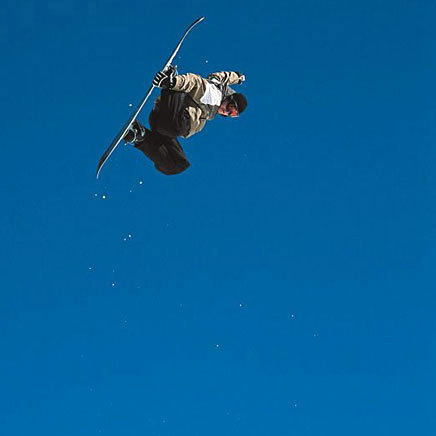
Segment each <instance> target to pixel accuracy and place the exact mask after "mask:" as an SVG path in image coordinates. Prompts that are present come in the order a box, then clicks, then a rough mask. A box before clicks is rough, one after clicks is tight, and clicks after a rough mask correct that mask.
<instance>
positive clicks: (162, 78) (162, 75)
mask: <svg viewBox="0 0 436 436" xmlns="http://www.w3.org/2000/svg"><path fill="white" fill-rule="evenodd" d="M175 84H176V67H174V66H173V65H170V66H169V67H168V68H167V69H166V70H162V71H159V72H158V73H157V74H156V76H155V77H154V79H153V85H154V86H157V87H158V88H167V89H171V88H172V87H173V86H174V85H175Z"/></svg>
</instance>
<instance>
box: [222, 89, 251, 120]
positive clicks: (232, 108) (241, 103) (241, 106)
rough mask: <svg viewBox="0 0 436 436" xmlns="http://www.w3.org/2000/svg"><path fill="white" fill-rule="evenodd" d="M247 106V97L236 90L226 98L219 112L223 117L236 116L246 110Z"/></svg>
mask: <svg viewBox="0 0 436 436" xmlns="http://www.w3.org/2000/svg"><path fill="white" fill-rule="evenodd" d="M246 107H247V99H246V98H245V97H244V96H243V95H242V94H240V93H238V92H235V93H234V94H231V95H228V96H227V97H226V98H224V100H223V101H222V102H221V105H220V107H219V108H218V113H219V114H220V115H222V116H223V117H230V118H236V117H238V116H239V114H241V113H242V112H244V110H245V108H246Z"/></svg>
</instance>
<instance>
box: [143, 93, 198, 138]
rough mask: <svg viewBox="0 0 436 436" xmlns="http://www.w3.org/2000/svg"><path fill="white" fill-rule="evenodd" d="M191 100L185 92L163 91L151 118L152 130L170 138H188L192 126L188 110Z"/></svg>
mask: <svg viewBox="0 0 436 436" xmlns="http://www.w3.org/2000/svg"><path fill="white" fill-rule="evenodd" d="M189 98H190V97H189V96H188V94H185V93H184V92H178V91H171V90H168V89H163V90H162V92H161V95H160V98H159V99H158V100H157V103H156V104H155V107H154V108H153V110H152V112H151V114H150V117H149V122H150V126H151V130H153V132H157V133H160V134H161V135H164V136H168V137H170V138H176V137H177V136H186V135H187V134H188V132H189V129H190V124H191V122H190V118H189V114H188V112H187V110H186V104H187V100H188V99H189Z"/></svg>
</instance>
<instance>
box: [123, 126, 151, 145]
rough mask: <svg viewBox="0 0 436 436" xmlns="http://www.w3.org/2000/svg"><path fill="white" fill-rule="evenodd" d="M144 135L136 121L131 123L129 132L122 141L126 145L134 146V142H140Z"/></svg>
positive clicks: (143, 129)
mask: <svg viewBox="0 0 436 436" xmlns="http://www.w3.org/2000/svg"><path fill="white" fill-rule="evenodd" d="M145 133H146V129H145V128H144V126H142V125H141V124H140V122H139V121H138V120H135V121H133V123H132V124H131V125H130V127H129V130H127V133H126V134H125V135H124V138H123V139H124V141H125V144H126V145H130V144H136V142H139V141H142V139H143V138H144V136H145Z"/></svg>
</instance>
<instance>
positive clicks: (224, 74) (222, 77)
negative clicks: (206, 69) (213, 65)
mask: <svg viewBox="0 0 436 436" xmlns="http://www.w3.org/2000/svg"><path fill="white" fill-rule="evenodd" d="M207 78H208V80H210V81H211V82H212V83H214V82H215V83H216V84H217V85H218V84H223V85H240V84H241V83H242V82H243V81H244V80H245V75H244V74H242V73H239V72H238V71H219V72H217V73H212V74H209V76H207Z"/></svg>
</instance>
